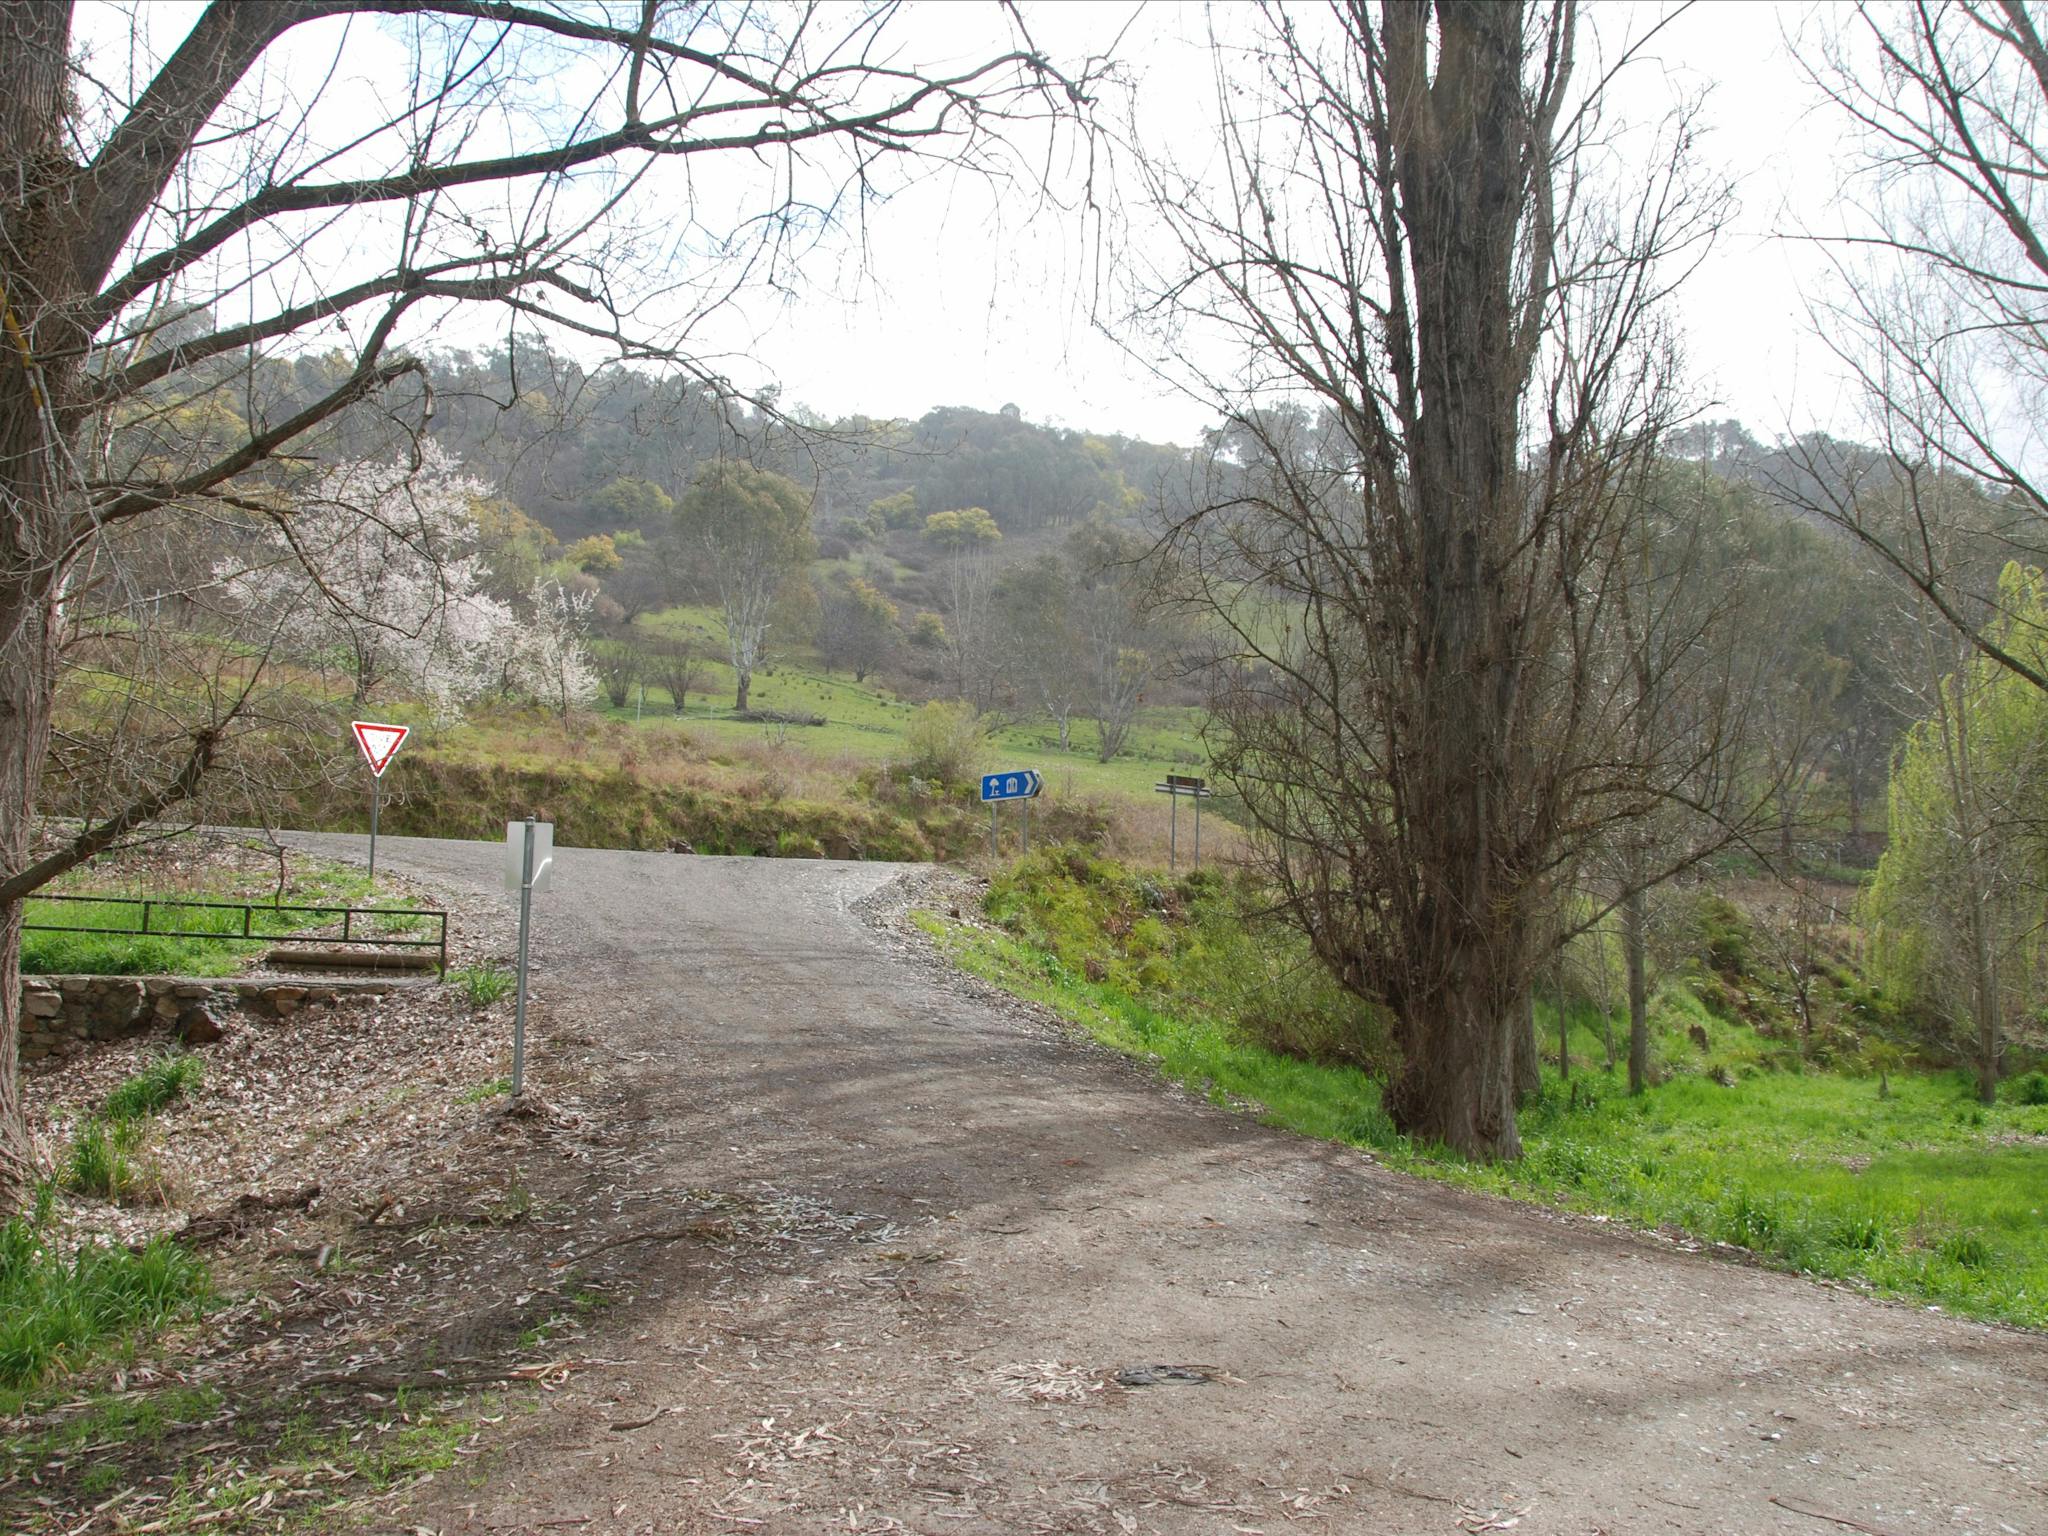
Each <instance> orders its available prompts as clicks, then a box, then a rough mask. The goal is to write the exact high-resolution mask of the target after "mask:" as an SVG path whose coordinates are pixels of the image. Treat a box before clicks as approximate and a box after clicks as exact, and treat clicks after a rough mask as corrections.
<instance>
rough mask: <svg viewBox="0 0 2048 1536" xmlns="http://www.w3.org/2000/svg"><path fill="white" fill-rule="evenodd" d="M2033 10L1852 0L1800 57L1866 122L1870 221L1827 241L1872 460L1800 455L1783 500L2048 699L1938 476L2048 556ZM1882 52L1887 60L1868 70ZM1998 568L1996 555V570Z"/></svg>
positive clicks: (2046, 274) (2047, 91) (2000, 533)
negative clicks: (1858, 547)
mask: <svg viewBox="0 0 2048 1536" xmlns="http://www.w3.org/2000/svg"><path fill="white" fill-rule="evenodd" d="M2039 15H2040V9H2039V7H2038V5H2036V4H2032V3H2029V0H1912V3H1909V4H1895V5H1894V4H1868V3H1864V4H1858V5H1856V6H1855V7H1854V10H1853V13H1852V15H1851V19H1850V20H1849V21H1847V22H1846V23H1844V24H1841V25H1839V26H1837V25H1835V17H1833V16H1832V15H1826V14H1825V13H1823V17H1822V18H1821V19H1817V20H1816V22H1815V25H1816V26H1817V27H1819V26H1825V28H1826V30H1824V31H1822V32H1819V33H1818V34H1817V35H1816V36H1815V37H1814V38H1813V39H1811V40H1809V42H1808V43H1807V45H1806V47H1805V48H1804V52H1803V56H1804V59H1805V62H1806V65H1807V68H1808V71H1809V73H1810V75H1811V77H1812V79H1813V80H1814V82H1815V83H1816V84H1817V85H1818V86H1819V87H1820V89H1821V90H1822V91H1823V92H1824V93H1825V95H1826V96H1827V98H1828V99H1829V100H1830V101H1831V102H1832V103H1833V104H1834V105H1835V107H1836V108H1838V109H1839V111H1840V112H1841V113H1842V114H1843V115H1844V116H1845V117H1846V118H1847V119H1848V120H1849V121H1850V122H1851V123H1852V124H1854V125H1856V126H1857V128H1859V129H1860V130H1861V133H1862V136H1863V144H1864V160H1863V165H1862V167H1861V186H1860V188H1859V190H1860V192H1861V194H1862V195H1861V196H1858V197H1856V198H1853V199H1848V200H1845V202H1844V204H1843V206H1845V207H1847V208H1850V209H1854V210H1859V211H1861V212H1862V213H1863V214H1864V215H1865V216H1866V218H1865V222H1863V223H1861V224H1857V225H1852V226H1851V227H1850V228H1848V229H1847V230H1846V231H1844V232H1842V233H1841V234H1839V235H1828V236H1826V238H1825V243H1827V244H1828V245H1829V247H1830V249H1832V250H1833V251H1834V253H1835V254H1836V256H1837V258H1838V270H1839V275H1840V277H1841V279H1842V280H1841V282H1840V283H1839V284H1838V290H1839V293H1838V296H1837V297H1836V298H1835V299H1834V300H1832V301H1831V302H1827V303H1824V304H1822V305H1821V306H1820V307H1819V318H1820V321H1821V328H1822V332H1823V335H1824V336H1825V338H1826V339H1827V341H1828V342H1829V344H1830V345H1831V346H1832V347H1833V349H1834V350H1835V352H1836V353H1837V355H1838V356H1839V357H1841V358H1842V359H1843V361H1844V362H1845V363H1846V364H1847V365H1848V367H1849V369H1850V371H1851V373H1852V374H1853V376H1854V377H1855V378H1856V379H1857V380H1858V381H1859V382H1860V384H1861V385H1862V388H1863V393H1864V397H1865V400H1866V401H1867V404H1868V408H1869V415H1870V419H1871V425H1872V429H1873V432H1874V434H1875V437H1876V440H1877V442H1878V443H1879V445H1880V451H1879V452H1878V453H1875V454H1873V453H1870V452H1867V451H1863V450H1858V449H1855V448H1852V447H1849V446H1847V445H1844V444H1841V443H1838V442H1835V441H1832V440H1830V439H1827V438H1824V437H1818V436H1815V437H1808V438H1803V439H1800V440H1799V441H1797V442H1796V443H1794V444H1793V445H1791V449H1792V451H1791V453H1790V455H1789V457H1790V459H1791V462H1792V463H1793V464H1794V465H1795V467H1796V469H1797V471H1798V473H1797V474H1796V476H1795V477H1788V483H1787V484H1786V485H1784V486H1783V487H1781V489H1782V490H1783V491H1784V493H1785V494H1786V495H1787V496H1788V498H1789V499H1791V500H1793V501H1795V502H1797V503H1799V504H1802V505H1804V506H1806V507H1808V508H1810V509H1811V510H1813V511H1815V512H1817V513H1818V514H1820V515H1821V516H1823V517H1825V518H1827V519H1828V520H1829V521H1831V522H1833V523H1834V524H1835V525H1836V526H1838V527H1841V528H1843V529H1846V530H1847V531H1848V532H1850V533H1851V534H1853V535H1855V536H1856V538H1858V539H1859V540H1861V541H1862V543H1863V544H1864V546H1865V547H1866V548H1867V549H1869V550H1870V551H1871V552H1873V553H1874V554H1875V555H1876V556H1877V557H1878V558H1879V559H1880V560H1881V561H1882V562H1883V564H1884V565H1885V566H1886V568H1888V569H1889V570H1890V571H1892V572H1893V573H1895V574H1896V575H1897V576H1898V577H1900V578H1901V579H1903V580H1904V581H1905V582H1906V583H1907V584H1909V585H1910V586H1911V587H1912V588H1913V589H1914V590H1915V591H1916V592H1917V593H1918V594H1919V595H1920V597H1921V598H1922V600H1924V601H1925V603H1926V604H1927V605H1928V607H1929V608H1930V609H1931V611H1933V612H1934V613H1935V614H1936V615H1938V616H1939V618H1940V619H1941V621H1942V622H1944V623H1946V624H1948V625H1950V626H1951V627H1953V628H1954V629H1956V630H1957V631H1958V632H1959V633H1961V634H1962V635H1964V636H1965V637H1966V638H1967V639H1968V640H1969V642H1970V643H1971V644H1972V645H1973V646H1975V647H1976V648H1977V649H1978V650H1979V651H1980V652H1981V653H1982V654H1984V655H1987V656H1989V657H1991V658H1992V659H1993V660H1994V661H1995V662H1997V663H1998V664H1999V665H2000V666H2003V667H2006V668H2008V669H2010V670H2012V671H2014V672H2016V673H2018V674H2019V675H2020V676H2022V677H2025V678H2026V679H2027V680H2028V681H2029V682H2031V683H2032V684H2033V685H2034V686H2035V687H2037V688H2043V689H2048V671H2043V669H2042V668H2041V667H2040V666H2039V665H2037V664H2036V663H2035V662H2034V661H2032V660H2031V659H2029V656H2028V654H2027V651H2026V648H2025V647H2014V646H2011V645H2007V644H2004V643H2003V642H2002V641H2001V640H2000V639H1999V638H1998V636H1999V635H2000V634H2003V633H2008V632H2010V629H2011V625H2010V622H2009V619H2010V616H2009V615H2003V614H2001V613H1999V612H1998V611H1997V609H1996V594H1997V588H1996V583H1995V580H1994V581H1993V582H1991V583H1988V584H1987V583H1983V582H1981V581H1980V582H1976V583H1972V582H1970V581H1968V580H1967V579H1964V578H1961V577H1959V575H1958V573H1957V571H1955V570H1954V569H1953V568H1951V567H1949V566H1948V565H1946V564H1945V563H1944V558H1943V557H1944V552H1945V551H1947V550H1949V549H1952V548H1953V539H1952V537H1951V534H1952V532H1953V531H1954V530H1955V528H1956V526H1957V525H1956V524H1954V523H1950V522H1945V521H1944V517H1945V515H1948V514H1951V513H1953V512H1954V511H1955V510H1957V504H1956V500H1955V498H1954V497H1953V496H1951V495H1949V494H1948V493H1947V492H1946V490H1945V489H1944V484H1943V482H1944V481H1945V480H1948V479H1951V478H1954V477H1957V476H1962V477H1967V478H1968V479H1969V480H1971V481H1972V482H1975V483H1978V484H1980V485H1982V486H1983V487H1985V488H1986V490H1987V491H1988V494H1987V495H1985V496H1983V497H1980V498H1978V500H1977V501H1976V504H1975V505H1974V506H1973V507H1972V508H1970V512H1971V514H1972V515H1971V521H1970V523H1969V524H1967V525H1965V526H1967V527H1969V528H1970V531H1972V532H1973V533H1974V534H1975V535H1976V536H1977V537H1978V538H1980V539H1982V540H1988V541H1994V542H1995V543H1996V544H1997V545H1999V546H2001V547H2002V548H2003V549H2004V550H2005V551H2007V552H2017V553H2021V554H2023V555H2024V556H2025V557H2026V558H2029V559H2032V560H2035V561H2040V560H2042V559H2044V558H2048V521H2044V516H2048V485H2044V484H2043V483H2042V482H2041V480H2040V478H2039V469H2040V464H2041V462H2042V460H2041V448H2042V446H2043V445H2042V441H2041V437H2040V428H2039V420H2040V418H2039V403H2040V401H2041V399H2042V398H2043V390H2044V388H2048V346H2044V342H2048V325H2044V321H2043V310H2042V303H2041V300H2042V296H2043V294H2044V293H2048V203H2044V202H2043V201H2042V199H2043V198H2044V197H2048V42H2044V40H2043V37H2042V34H2041V30H2040V24H2039ZM1870 56H1874V58H1875V61H1876V65H1877V67H1876V68H1874V69H1873V68H1872V67H1870ZM1995 569H1996V563H1995V562H1994V564H1993V570H1994V571H1995Z"/></svg>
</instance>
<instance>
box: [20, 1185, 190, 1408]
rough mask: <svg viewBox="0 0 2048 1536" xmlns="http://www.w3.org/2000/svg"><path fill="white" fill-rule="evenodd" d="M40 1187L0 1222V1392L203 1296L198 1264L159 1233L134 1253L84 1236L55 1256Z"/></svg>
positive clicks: (27, 1383)
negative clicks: (32, 1199)
mask: <svg viewBox="0 0 2048 1536" xmlns="http://www.w3.org/2000/svg"><path fill="white" fill-rule="evenodd" d="M51 1201H52V1197H51V1193H50V1191H49V1189H48V1188H47V1187H45V1188H44V1189H43V1190H42V1191H41V1192H40V1193H39V1194H38V1196H37V1200H36V1203H35V1206H34V1208H33V1209H32V1210H29V1211H27V1212H24V1213H22V1214H20V1215H17V1216H14V1217H12V1218H11V1219H9V1220H8V1221H6V1222H5V1223H0V1390H4V1391H7V1392H19V1391H22V1390H24V1389H27V1388H31V1387H34V1386H36V1385H37V1384H38V1383H40V1382H41V1381H43V1380H44V1379H45V1378H46V1377H47V1376H48V1375H49V1374H50V1372H51V1371H53V1370H55V1369H60V1368H63V1367H66V1366H70V1365H75V1364H76V1363H77V1362H78V1361H79V1360H80V1359H81V1358H82V1357H84V1356H85V1355H86V1354H87V1353H89V1352H90V1351H91V1350H93V1349H94V1348H95V1347H97V1346H99V1345H101V1344H103V1343H105V1342H107V1341H108V1340H110V1339H112V1338H116V1337H120V1336H122V1335H125V1334H127V1333H129V1332H131V1331H132V1330H136V1329H141V1328H149V1327H154V1326H156V1325H158V1324H161V1323H163V1322H165V1321H167V1320H169V1319H170V1318H173V1317H175V1316H177V1315H179V1314H180V1313H183V1312H186V1311H189V1310H191V1309H192V1308H194V1307H195V1306H196V1305H198V1303H199V1302H201V1301H202V1300H203V1299H204V1297H205V1296H206V1294H207V1281H206V1271H205V1269H204V1267H203V1266H202V1265H201V1264H200V1263H199V1261H198V1260H197V1259H195V1258H193V1257H192V1256H191V1255H190V1254H189V1253H186V1252H185V1251H184V1250H183V1249H181V1248H179V1247H177V1246H176V1245H175V1244H172V1243H170V1242H167V1241H165V1240H163V1239H158V1240H157V1241H155V1242H152V1243H150V1244H149V1245H147V1246H146V1247H144V1248H143V1249H141V1250H140V1251H139V1252H137V1251H131V1250H129V1249H127V1248H116V1247H108V1246H103V1245H101V1244H98V1243H87V1244H84V1245H82V1246H81V1247H79V1248H78V1249H76V1250H75V1251H74V1252H72V1253H71V1254H69V1255H65V1254H63V1253H60V1252H59V1251H58V1250H57V1246H56V1243H55V1241H54V1239H53V1235H52V1221H51V1216H52V1204H51Z"/></svg>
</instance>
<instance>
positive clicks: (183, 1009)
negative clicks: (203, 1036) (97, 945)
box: [21, 976, 395, 1061]
mask: <svg viewBox="0 0 2048 1536" xmlns="http://www.w3.org/2000/svg"><path fill="white" fill-rule="evenodd" d="M394 985H395V983H392V982H389V981H311V980H309V981H307V982H305V983H304V984H299V983H295V982H288V981H279V980H277V979H276V978H275V977H272V978H270V979H267V980H265V979H260V978H259V979H248V980H245V979H239V978H232V977H220V978H207V979H199V978H195V977H190V976H24V977H23V978H22V981H21V1059H22V1060H23V1061H40V1060H41V1059H42V1058H43V1057H45V1056H62V1055H66V1054H68V1053H70V1052H72V1051H76V1050H82V1049H83V1048H84V1047H85V1046H86V1045H87V1044H88V1043H90V1042H92V1041H94V1040H118V1039H120V1038H121V1037H122V1036H124V1035H132V1034H136V1033H138V1032H140V1031H142V1030H145V1029H148V1028H150V1027H152V1026H154V1025H163V1026H166V1027H171V1026H177V1025H179V1023H180V1020H181V1018H183V1017H185V1016H187V1015H189V1014H190V1013H191V1012H193V1011H194V1010H204V1011H206V1012H208V1013H210V1014H213V1015H215V1016H216V1017H217V1016H218V1015H220V1014H222V1013H224V1012H227V1011H229V1010H232V1009H236V1008H246V1009H248V1010H250V1011H251V1012H254V1013H257V1014H259V1015H262V1016H264V1017H266V1018H289V1017H290V1016H291V1015H292V1014H294V1013H297V1012H298V1011H299V1010H300V1009H301V1008H312V1007H321V1006H331V1005H332V1004H334V1003H335V1002H337V1001H339V1000H340V999H342V998H344V997H382V996H384V995H385V994H386V993H387V992H389V991H390V990H391V989H392V987H393V986H394Z"/></svg>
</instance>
